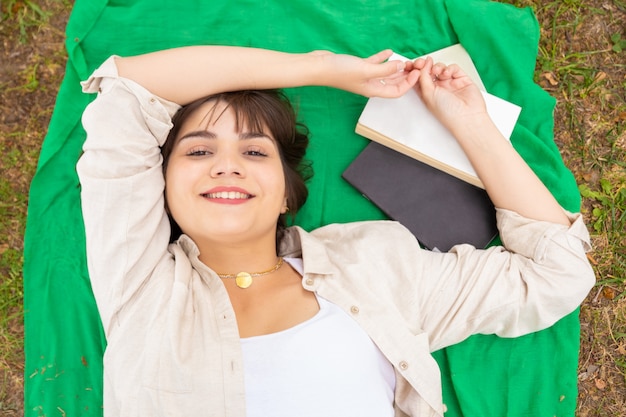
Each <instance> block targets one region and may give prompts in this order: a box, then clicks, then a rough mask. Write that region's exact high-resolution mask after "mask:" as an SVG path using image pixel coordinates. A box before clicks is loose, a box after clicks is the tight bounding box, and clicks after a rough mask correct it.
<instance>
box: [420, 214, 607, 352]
mask: <svg viewBox="0 0 626 417" xmlns="http://www.w3.org/2000/svg"><path fill="white" fill-rule="evenodd" d="M496 215H497V220H498V227H499V230H500V237H501V239H502V242H503V246H497V247H492V248H488V249H486V250H476V249H475V248H474V247H472V246H470V245H458V246H455V247H453V248H452V249H451V250H450V252H448V253H440V254H437V253H432V252H427V251H423V252H422V255H420V256H418V260H417V262H418V263H419V266H418V267H417V268H418V270H420V271H421V273H420V278H419V285H418V288H416V292H417V293H418V296H417V297H418V303H417V304H418V305H419V309H420V312H419V313H418V315H419V317H421V325H422V326H423V328H424V330H425V331H426V332H427V333H428V334H429V338H430V345H431V349H432V350H433V351H434V350H437V349H440V348H443V347H445V346H449V345H452V344H455V343H458V342H461V341H462V340H464V339H465V338H467V337H469V336H470V335H472V334H478V333H481V334H496V335H498V336H501V337H517V336H521V335H523V334H527V333H531V332H535V331H539V330H542V329H544V328H547V327H549V326H551V325H552V324H554V323H555V322H556V321H558V320H559V319H561V318H562V317H564V316H565V315H567V314H569V313H571V312H572V311H574V310H575V309H576V308H577V307H578V306H579V305H580V303H582V301H583V300H584V298H585V297H586V295H587V294H588V292H589V291H590V289H591V288H592V287H593V285H594V284H595V275H594V272H593V269H592V267H591V265H590V264H589V261H588V259H587V256H586V252H588V251H589V250H590V249H591V246H590V243H589V234H588V231H587V229H586V226H585V224H584V223H583V221H582V216H581V215H580V214H571V213H568V216H569V218H570V221H571V225H570V226H569V227H568V226H564V225H560V224H554V223H549V222H543V221H535V220H531V219H527V218H525V217H523V216H521V215H519V214H517V213H515V212H512V211H508V210H503V209H498V210H497V214H496Z"/></svg>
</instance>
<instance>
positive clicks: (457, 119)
mask: <svg viewBox="0 0 626 417" xmlns="http://www.w3.org/2000/svg"><path fill="white" fill-rule="evenodd" d="M415 65H416V67H417V68H419V70H420V76H419V80H418V85H419V88H418V92H419V93H420V95H421V97H422V99H423V100H424V102H425V104H426V106H427V107H428V108H429V109H430V111H431V112H432V113H433V114H434V115H435V116H436V117H437V118H438V119H439V120H440V121H441V122H442V123H443V124H444V126H446V127H447V128H448V130H450V132H451V133H452V134H453V135H454V137H455V138H456V139H457V141H458V142H459V144H460V145H461V147H462V148H463V151H464V152H465V154H466V155H467V157H468V159H469V160H470V162H471V164H472V166H473V167H474V169H475V170H476V173H477V174H478V177H479V178H480V180H481V181H482V182H483V184H484V186H485V189H486V190H487V193H488V194H489V197H490V198H491V201H492V202H493V203H494V205H495V206H496V207H498V208H502V209H508V210H512V211H515V212H517V213H519V214H521V215H522V216H524V217H528V218H531V219H534V220H545V221H549V222H553V223H561V224H564V225H569V224H570V220H569V219H568V217H567V215H566V213H565V211H564V210H563V209H562V208H561V206H560V205H559V203H558V202H557V201H556V199H555V198H554V197H553V196H552V194H551V193H550V191H549V190H548V189H547V188H546V187H545V185H544V184H543V183H542V182H541V180H540V179H539V178H538V177H537V175H535V173H534V172H533V171H532V170H531V168H530V167H529V166H528V165H527V164H526V162H525V161H524V160H523V159H522V158H521V157H520V155H519V154H518V153H517V152H516V151H515V149H514V148H513V146H511V144H510V142H509V141H507V140H506V139H505V138H504V136H502V134H501V133H500V131H499V130H498V129H497V127H496V126H495V124H494V123H493V121H492V120H491V118H490V117H489V114H488V113H487V109H486V107H485V102H484V100H483V98H482V95H481V93H480V91H479V90H478V88H477V87H476V85H474V83H473V82H472V81H471V79H470V78H469V77H468V76H467V75H466V74H465V73H464V72H463V71H462V70H461V69H460V68H459V67H458V66H456V65H451V66H445V65H441V64H434V65H433V62H432V60H430V59H427V60H418V61H416V63H415Z"/></svg>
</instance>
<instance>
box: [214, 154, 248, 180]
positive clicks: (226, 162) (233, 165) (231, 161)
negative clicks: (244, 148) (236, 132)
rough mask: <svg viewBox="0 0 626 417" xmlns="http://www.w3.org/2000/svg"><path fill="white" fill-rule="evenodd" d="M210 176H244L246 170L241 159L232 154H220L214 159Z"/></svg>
mask: <svg viewBox="0 0 626 417" xmlns="http://www.w3.org/2000/svg"><path fill="white" fill-rule="evenodd" d="M210 174H211V176H212V177H223V176H228V175H235V176H243V174H244V169H243V166H242V163H241V158H240V157H239V155H238V154H234V153H232V152H219V153H218V154H216V155H215V156H214V158H213V165H212V166H211V172H210Z"/></svg>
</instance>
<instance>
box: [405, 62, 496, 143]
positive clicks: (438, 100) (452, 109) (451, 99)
mask: <svg viewBox="0 0 626 417" xmlns="http://www.w3.org/2000/svg"><path fill="white" fill-rule="evenodd" d="M413 67H414V69H415V70H416V71H418V72H419V80H418V82H417V87H416V89H417V92H418V94H419V95H420V96H421V97H422V100H423V101H424V103H425V104H426V107H428V109H429V110H430V111H431V112H432V113H433V114H434V115H435V117H437V119H439V121H441V123H443V124H444V126H446V127H447V128H448V129H450V130H451V131H453V132H454V130H455V128H457V127H461V128H462V126H463V125H465V124H466V123H467V122H468V121H475V120H477V118H484V117H485V116H487V109H486V107H485V101H484V99H483V97H482V94H481V93H480V90H479V89H478V87H477V86H476V84H474V82H473V81H472V80H471V79H470V77H469V76H468V75H467V74H465V72H464V71H463V70H462V69H461V68H460V67H459V66H458V65H449V66H447V65H444V64H441V63H437V64H434V63H433V60H432V59H431V58H430V57H428V58H426V59H424V58H419V59H417V60H415V62H414V63H413Z"/></svg>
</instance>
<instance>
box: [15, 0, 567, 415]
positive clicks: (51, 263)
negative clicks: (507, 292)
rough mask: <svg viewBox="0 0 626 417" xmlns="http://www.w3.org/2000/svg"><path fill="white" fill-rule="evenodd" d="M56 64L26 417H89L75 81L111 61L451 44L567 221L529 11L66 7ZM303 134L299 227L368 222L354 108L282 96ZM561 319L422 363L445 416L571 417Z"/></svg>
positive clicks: (28, 290)
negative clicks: (499, 100)
mask: <svg viewBox="0 0 626 417" xmlns="http://www.w3.org/2000/svg"><path fill="white" fill-rule="evenodd" d="M67 36H68V38H67V48H68V54H69V61H68V65H67V73H66V76H65V79H64V82H63V84H62V86H61V90H60V92H59V96H58V101H57V105H56V108H55V110H54V114H53V118H52V121H51V123H50V129H49V132H48V135H47V137H46V139H45V141H44V144H43V149H42V151H41V158H40V162H39V167H38V170H37V173H36V175H35V178H34V180H33V182H32V187H31V195H30V207H29V216H28V224H27V232H26V249H25V268H24V276H25V310H26V315H25V323H26V369H25V379H26V389H25V391H26V393H25V410H26V415H28V416H40V415H46V416H65V415H67V416H79V415H81V416H89V415H94V416H98V415H101V414H102V399H101V398H102V352H103V349H104V347H105V344H106V342H105V339H104V337H103V333H102V330H101V326H100V323H99V317H98V312H97V310H96V307H95V303H94V299H93V296H92V293H91V289H90V284H89V279H88V274H87V268H86V264H85V249H84V246H85V245H84V231H83V226H82V220H81V212H80V199H79V192H80V186H79V183H78V179H77V176H76V172H75V167H74V166H75V163H76V161H77V159H78V157H79V155H80V152H81V145H82V142H83V140H84V131H83V129H82V127H81V123H80V116H81V113H82V111H83V109H84V107H85V105H86V104H87V103H88V102H89V101H90V100H92V99H93V98H94V97H93V96H89V95H85V94H82V93H81V90H80V86H79V81H80V80H82V79H85V78H86V77H87V76H88V75H89V74H90V73H91V71H92V70H94V69H95V68H96V67H97V66H98V65H99V64H100V63H101V62H102V61H103V60H104V59H105V58H107V57H108V56H109V55H111V54H119V55H129V54H138V53H142V52H147V51H153V50H157V49H163V48H168V47H174V46H180V45H189V44H232V45H245V46H256V47H266V48H272V49H278V50H282V51H293V52H296V51H299V52H304V51H309V50H313V49H328V50H332V51H335V52H345V53H351V54H356V55H360V56H367V55H370V54H373V53H374V52H377V51H378V50H380V49H384V48H392V49H393V50H395V51H396V52H398V53H399V54H401V55H404V56H409V57H414V56H418V55H422V54H425V53H428V52H430V51H433V50H436V49H440V48H442V47H445V46H448V45H451V44H453V43H457V42H461V43H462V44H463V45H464V46H465V48H466V49H467V50H468V51H469V53H470V54H471V55H472V57H473V58H474V61H475V64H476V67H477V68H478V70H479V72H480V74H481V77H482V79H483V81H484V83H485V86H486V87H487V89H488V91H490V92H491V93H493V94H495V95H498V96H500V97H503V98H505V99H507V100H509V101H512V102H514V103H517V104H519V105H521V106H522V108H523V111H522V114H521V116H520V119H519V122H518V125H517V127H516V129H515V131H514V134H513V137H512V142H513V144H514V146H515V147H516V149H517V150H518V151H519V152H520V153H521V154H522V156H523V157H524V158H525V159H526V160H527V161H528V162H529V164H530V165H531V166H532V168H533V169H534V170H535V171H536V172H537V173H538V174H539V176H540V177H541V179H542V180H543V181H544V182H545V183H546V184H547V186H548V187H549V188H550V189H551V190H552V192H553V193H554V194H555V195H556V197H557V198H558V200H559V201H560V202H561V204H562V205H563V206H564V207H565V208H567V209H569V210H572V211H577V210H578V209H579V196H578V192H577V188H576V185H575V183H574V180H573V177H572V175H571V174H570V172H569V171H568V170H567V169H566V168H565V167H564V165H563V162H562V160H561V158H560V155H559V152H558V149H557V148H556V146H555V144H554V142H553V134H552V128H553V119H552V111H553V107H554V104H555V101H554V99H553V98H551V97H550V96H549V95H548V94H546V93H545V92H544V91H542V90H541V89H540V88H539V87H538V86H536V85H535V84H534V83H533V72H534V66H535V58H536V54H537V43H538V37H539V30H538V24H537V21H536V20H535V18H534V16H533V14H532V11H531V10H529V9H523V10H522V9H517V8H514V7H512V6H509V5H503V4H499V3H494V2H489V1H485V0H342V1H329V0H320V1H317V2H311V1H308V0H265V1H257V0H254V1H253V0H212V1H204V2H203V1H199V0H180V1H167V0H110V1H106V0H77V1H76V2H75V6H74V10H73V12H72V15H71V17H70V20H69V24H68V26H67ZM288 94H289V95H290V97H291V98H292V99H293V100H294V102H295V103H296V106H297V107H298V109H299V114H300V116H301V119H302V120H303V121H304V122H305V123H307V124H308V125H309V127H310V129H311V132H312V145H311V147H310V151H309V154H308V156H309V158H310V159H312V160H313V161H314V169H315V178H314V179H313V180H312V182H311V184H310V190H311V196H310V200H309V202H308V203H307V205H306V207H305V208H304V209H303V210H302V212H301V213H300V214H299V216H298V222H299V223H300V224H301V225H302V226H304V227H305V228H308V229H310V228H314V227H317V226H320V225H323V224H327V223H331V222H348V221H355V220H362V219H380V218H383V217H384V216H383V214H382V213H381V212H380V211H378V210H377V209H376V208H375V207H373V206H372V205H371V204H370V203H369V202H368V201H366V200H365V199H364V198H363V197H362V196H360V195H359V193H358V192H356V191H355V190H353V189H352V188H351V187H350V186H349V185H348V184H346V183H345V182H344V181H343V180H342V179H341V177H340V174H341V172H342V171H343V170H344V169H345V168H346V166H347V165H348V164H349V163H350V161H351V160H352V159H353V158H355V157H356V155H357V154H358V153H359V151H360V150H361V149H363V147H364V146H365V145H366V144H367V141H366V140H365V139H363V138H361V137H359V136H357V135H355V134H354V127H355V124H356V121H357V118H358V116H359V114H360V112H361V110H362V109H363V107H364V105H365V102H366V99H365V98H363V97H358V96H355V95H352V94H349V93H345V92H342V91H338V90H334V89H331V88H321V87H307V88H300V89H293V90H289V91H288ZM578 339H579V323H578V316H577V314H576V313H573V314H571V315H570V316H568V317H566V318H565V319H563V320H561V321H560V322H559V323H557V324H556V325H555V326H553V327H552V328H550V329H548V330H545V331H542V332H539V333H536V334H532V335H528V336H526V337H522V338H518V339H508V340H505V339H499V338H497V337H494V336H474V337H472V338H470V339H469V340H467V341H465V342H463V343H461V344H459V345H456V346H453V347H450V348H447V349H445V350H443V351H439V352H435V357H436V359H437V361H438V362H439V364H440V366H441V371H442V374H443V383H444V387H443V389H444V401H445V403H446V405H447V407H448V410H449V411H448V413H447V414H446V415H447V416H482V417H485V416H497V417H501V416H505V415H506V416H533V417H536V416H550V417H551V416H571V415H573V414H574V409H575V401H576V395H577V390H576V366H577V359H578V346H579V340H578Z"/></svg>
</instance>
